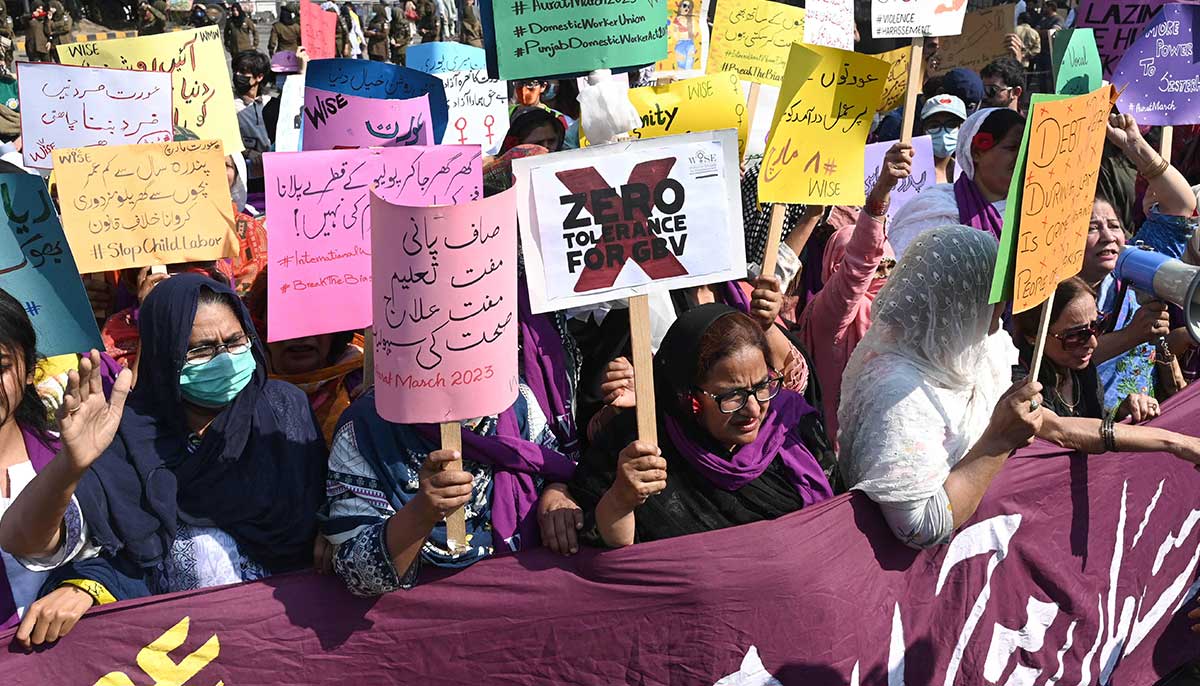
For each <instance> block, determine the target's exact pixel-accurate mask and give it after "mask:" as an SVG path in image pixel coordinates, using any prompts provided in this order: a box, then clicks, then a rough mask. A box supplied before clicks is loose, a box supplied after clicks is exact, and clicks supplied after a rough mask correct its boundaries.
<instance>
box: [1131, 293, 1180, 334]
mask: <svg viewBox="0 0 1200 686" xmlns="http://www.w3.org/2000/svg"><path fill="white" fill-rule="evenodd" d="M1128 328H1129V329H1130V330H1131V332H1133V333H1136V334H1137V336H1138V338H1139V339H1140V340H1141V341H1142V342H1143V343H1153V342H1155V341H1157V340H1158V339H1159V337H1160V336H1166V335H1167V334H1169V333H1171V315H1170V314H1169V313H1168V311H1167V304H1166V303H1165V302H1163V301H1161V300H1149V301H1146V302H1144V303H1142V306H1141V307H1139V308H1138V311H1137V312H1135V313H1134V315H1133V320H1132V321H1130V322H1129V327H1128Z"/></svg>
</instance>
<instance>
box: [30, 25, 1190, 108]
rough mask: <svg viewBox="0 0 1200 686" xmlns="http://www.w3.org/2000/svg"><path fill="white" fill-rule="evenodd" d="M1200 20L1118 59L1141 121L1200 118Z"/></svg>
mask: <svg viewBox="0 0 1200 686" xmlns="http://www.w3.org/2000/svg"><path fill="white" fill-rule="evenodd" d="M1197 21H1200V7H1197V6H1196V5H1164V6H1163V8H1162V9H1161V10H1159V12H1158V14H1156V15H1154V18H1153V19H1152V20H1151V21H1150V22H1149V23H1148V24H1146V28H1144V29H1142V33H1141V37H1140V38H1138V40H1137V42H1136V43H1134V44H1133V45H1132V46H1130V48H1129V49H1128V50H1127V51H1126V52H1125V56H1124V57H1122V58H1121V61H1120V62H1119V63H1118V64H1117V68H1116V70H1115V71H1114V72H1113V76H1112V83H1113V85H1114V86H1116V87H1117V90H1121V91H1123V92H1122V94H1121V109H1122V111H1124V112H1126V113H1128V114H1132V115H1133V117H1134V119H1137V122H1138V124H1142V125H1150V126H1174V125H1177V124H1195V123H1200V97H1198V96H1200V65H1197V64H1196V57H1195V53H1194V50H1193V48H1194V40H1193V38H1194V35H1193V33H1192V32H1193V29H1194V27H1195V26H1196V22H1197ZM22 105H24V103H22Z"/></svg>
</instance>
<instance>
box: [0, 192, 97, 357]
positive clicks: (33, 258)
mask: <svg viewBox="0 0 1200 686" xmlns="http://www.w3.org/2000/svg"><path fill="white" fill-rule="evenodd" d="M0 196H3V198H4V202H3V209H2V210H0V212H2V214H0V218H3V220H4V230H3V231H0V288H3V289H4V290H5V291H8V294H9V295H11V296H12V297H14V298H16V300H17V302H19V303H21V306H22V307H24V308H25V313H26V314H28V315H29V321H30V322H32V323H33V329H34V331H36V332H37V343H38V345H37V348H38V349H37V352H38V354H40V355H45V356H47V357H53V356H54V355H65V354H67V353H76V352H82V351H84V350H89V349H91V348H102V347H103V345H102V344H101V342H100V331H99V330H98V329H97V328H96V317H95V315H94V314H92V305H91V303H90V302H88V297H87V293H86V292H85V291H84V289H83V282H82V281H80V279H79V270H78V269H76V267H75V258H74V257H73V256H72V255H71V247H70V246H69V245H67V237H66V236H65V235H63V229H62V224H60V223H59V221H58V215H57V214H56V213H55V212H54V203H53V202H51V200H50V192H49V191H48V190H46V184H45V182H43V181H42V177H40V176H37V175H34V174H0Z"/></svg>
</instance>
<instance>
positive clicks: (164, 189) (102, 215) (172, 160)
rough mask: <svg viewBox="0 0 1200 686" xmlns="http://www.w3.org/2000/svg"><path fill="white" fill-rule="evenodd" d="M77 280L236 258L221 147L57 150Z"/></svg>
mask: <svg viewBox="0 0 1200 686" xmlns="http://www.w3.org/2000/svg"><path fill="white" fill-rule="evenodd" d="M54 174H55V178H56V179H57V182H58V200H59V204H60V205H61V207H62V222H63V229H64V231H65V232H66V234H67V241H68V242H69V243H70V244H71V251H72V252H73V253H75V262H76V263H77V265H78V267H79V272H80V273H81V274H86V273H88V272H99V271H106V270H109V269H124V268H126V267H144V266H146V265H152V264H175V263H179V262H194V261H199V260H216V259H220V258H222V257H234V256H236V255H237V246H238V241H237V234H236V233H235V232H234V217H233V201H232V200H231V199H230V197H229V183H228V181H227V180H226V177H225V155H224V153H223V152H222V150H221V142H220V141H181V142H178V143H154V144H150V145H120V146H114V147H111V148H108V147H92V148H69V149H65V150H55V151H54Z"/></svg>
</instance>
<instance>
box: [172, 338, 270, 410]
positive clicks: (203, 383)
mask: <svg viewBox="0 0 1200 686" xmlns="http://www.w3.org/2000/svg"><path fill="white" fill-rule="evenodd" d="M257 366H258V363H257V362H255V360H254V354H253V353H252V352H250V351H249V350H246V351H244V352H242V353H239V354H237V355H232V354H230V353H221V354H220V355H217V356H216V357H214V358H212V359H211V360H209V361H208V362H205V363H203V364H193V365H185V366H184V368H183V370H182V371H180V372H179V392H180V393H181V394H182V395H183V399H184V400H187V401H188V402H190V403H192V404H195V405H199V406H200V407H207V408H212V409H216V408H219V407H225V406H226V405H228V404H229V403H231V402H233V399H234V398H236V397H237V394H238V393H241V392H242V389H243V388H245V387H246V384H248V383H250V377H252V376H254V369H255V368H256V367H257Z"/></svg>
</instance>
